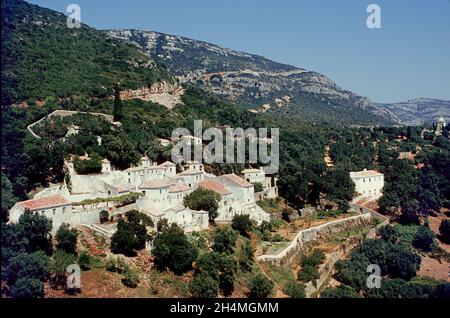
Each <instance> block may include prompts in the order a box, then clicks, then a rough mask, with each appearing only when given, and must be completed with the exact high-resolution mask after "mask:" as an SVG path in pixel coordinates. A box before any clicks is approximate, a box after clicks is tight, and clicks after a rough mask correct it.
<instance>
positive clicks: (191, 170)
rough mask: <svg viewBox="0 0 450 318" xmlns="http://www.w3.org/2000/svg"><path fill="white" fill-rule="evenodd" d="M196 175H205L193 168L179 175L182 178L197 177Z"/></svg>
mask: <svg viewBox="0 0 450 318" xmlns="http://www.w3.org/2000/svg"><path fill="white" fill-rule="evenodd" d="M196 174H203V172H201V171H199V170H197V169H194V168H192V167H189V169H187V170H184V171H183V172H181V173H179V175H180V176H190V175H196Z"/></svg>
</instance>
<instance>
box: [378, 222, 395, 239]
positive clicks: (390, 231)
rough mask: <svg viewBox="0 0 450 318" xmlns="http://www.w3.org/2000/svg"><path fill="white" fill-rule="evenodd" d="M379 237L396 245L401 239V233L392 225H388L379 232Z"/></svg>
mask: <svg viewBox="0 0 450 318" xmlns="http://www.w3.org/2000/svg"><path fill="white" fill-rule="evenodd" d="M378 235H379V236H380V237H381V239H382V240H385V241H387V242H391V243H395V242H397V240H398V238H399V233H398V231H397V229H396V228H395V227H393V226H392V225H386V226H383V227H381V228H380V229H379V230H378Z"/></svg>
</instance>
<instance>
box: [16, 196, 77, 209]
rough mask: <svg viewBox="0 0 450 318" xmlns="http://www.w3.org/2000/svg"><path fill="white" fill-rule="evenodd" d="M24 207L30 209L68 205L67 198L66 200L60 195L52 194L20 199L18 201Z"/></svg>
mask: <svg viewBox="0 0 450 318" xmlns="http://www.w3.org/2000/svg"><path fill="white" fill-rule="evenodd" d="M19 204H20V205H21V206H22V207H23V208H24V209H30V210H31V211H34V210H39V209H47V208H51V207H57V206H62V205H70V202H69V200H67V199H66V198H65V197H63V196H62V195H59V194H57V195H52V196H49V197H44V198H39V199H31V200H27V201H22V202H20V203H19Z"/></svg>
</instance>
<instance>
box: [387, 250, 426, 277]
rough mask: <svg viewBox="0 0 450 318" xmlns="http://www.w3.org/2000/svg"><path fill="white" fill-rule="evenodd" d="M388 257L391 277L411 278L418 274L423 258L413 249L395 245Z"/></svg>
mask: <svg viewBox="0 0 450 318" xmlns="http://www.w3.org/2000/svg"><path fill="white" fill-rule="evenodd" d="M386 257H387V264H388V268H389V275H390V276H391V277H393V278H402V279H405V280H409V279H411V278H412V277H414V276H416V275H417V271H418V270H419V268H420V262H421V259H420V256H418V255H416V254H414V253H413V252H412V251H410V250H407V249H405V248H403V247H399V246H396V245H394V246H393V247H392V250H391V252H390V253H389V254H388V255H387V256H386Z"/></svg>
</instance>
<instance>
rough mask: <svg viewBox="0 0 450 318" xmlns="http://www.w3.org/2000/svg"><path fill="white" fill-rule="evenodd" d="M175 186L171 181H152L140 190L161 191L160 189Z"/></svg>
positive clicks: (146, 182) (144, 184)
mask: <svg viewBox="0 0 450 318" xmlns="http://www.w3.org/2000/svg"><path fill="white" fill-rule="evenodd" d="M172 184H173V181H169V180H159V179H157V180H150V181H145V182H144V183H142V184H141V185H140V186H139V189H159V188H168V187H169V186H171V185H172Z"/></svg>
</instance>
